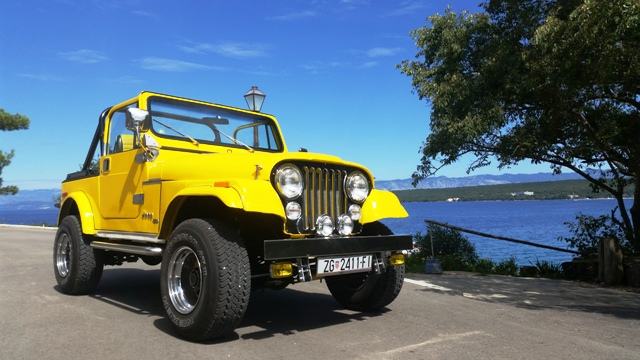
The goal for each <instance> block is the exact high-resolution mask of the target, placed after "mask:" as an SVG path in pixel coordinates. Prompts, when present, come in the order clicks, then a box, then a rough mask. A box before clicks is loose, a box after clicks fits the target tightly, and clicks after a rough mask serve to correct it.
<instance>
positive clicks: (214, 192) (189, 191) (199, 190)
mask: <svg viewBox="0 0 640 360" xmlns="http://www.w3.org/2000/svg"><path fill="white" fill-rule="evenodd" d="M183 196H212V197H215V198H218V199H219V200H220V201H222V203H223V204H225V205H226V206H227V207H230V208H234V209H242V208H243V206H242V199H240V195H239V194H238V192H237V191H236V190H234V189H231V188H229V187H215V186H211V185H206V186H205V185H203V186H189V187H186V188H184V189H182V190H180V191H178V192H177V193H176V194H175V195H174V197H173V199H171V201H169V203H172V202H173V200H175V199H177V198H180V197H183Z"/></svg>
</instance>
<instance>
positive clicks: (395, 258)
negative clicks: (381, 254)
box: [389, 254, 404, 266]
mask: <svg viewBox="0 0 640 360" xmlns="http://www.w3.org/2000/svg"><path fill="white" fill-rule="evenodd" d="M389 264H391V265H393V266H400V265H404V255H403V254H392V255H391V256H390V257H389Z"/></svg>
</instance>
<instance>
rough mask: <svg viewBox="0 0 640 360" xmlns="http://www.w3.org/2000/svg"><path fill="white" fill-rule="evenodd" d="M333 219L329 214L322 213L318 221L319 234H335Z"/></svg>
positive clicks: (317, 230)
mask: <svg viewBox="0 0 640 360" xmlns="http://www.w3.org/2000/svg"><path fill="white" fill-rule="evenodd" d="M333 229H334V227H333V221H332V220H331V218H330V217H329V215H320V216H319V217H318V221H316V232H317V233H318V235H322V236H329V235H331V234H333Z"/></svg>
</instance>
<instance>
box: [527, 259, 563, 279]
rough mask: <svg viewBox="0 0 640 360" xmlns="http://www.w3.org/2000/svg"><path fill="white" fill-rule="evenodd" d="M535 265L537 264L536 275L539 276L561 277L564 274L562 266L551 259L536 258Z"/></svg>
mask: <svg viewBox="0 0 640 360" xmlns="http://www.w3.org/2000/svg"><path fill="white" fill-rule="evenodd" d="M533 265H534V266H535V269H536V275H537V276H538V277H544V278H549V279H561V278H562V277H563V275H564V273H563V272H562V267H561V266H560V265H558V264H555V263H552V262H550V261H546V260H536V263H535V264H533Z"/></svg>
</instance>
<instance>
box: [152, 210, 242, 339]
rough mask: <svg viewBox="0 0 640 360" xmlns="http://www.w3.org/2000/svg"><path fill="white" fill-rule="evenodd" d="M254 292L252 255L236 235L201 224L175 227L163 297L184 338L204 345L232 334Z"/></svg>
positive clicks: (208, 223) (193, 221)
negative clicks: (250, 255)
mask: <svg viewBox="0 0 640 360" xmlns="http://www.w3.org/2000/svg"><path fill="white" fill-rule="evenodd" d="M250 293H251V270H250V265H249V256H248V255H247V251H246V249H245V247H244V244H243V243H242V240H241V239H240V237H239V236H238V234H237V233H236V232H234V231H232V230H230V229H228V228H227V227H226V226H224V224H222V223H220V222H217V221H206V220H202V219H189V220H185V221H184V222H182V223H181V224H180V225H178V227H176V229H175V230H174V231H173V233H172V234H171V237H170V240H169V243H168V244H167V247H166V248H165V250H164V254H163V258H162V266H161V294H162V304H163V306H164V309H165V311H166V313H167V316H168V317H169V320H171V322H172V323H173V325H174V326H175V328H176V329H177V331H178V333H179V334H180V335H181V336H182V337H184V338H186V339H188V340H193V341H203V340H207V339H212V338H216V337H222V336H225V335H229V334H231V333H232V332H233V331H234V329H235V328H236V327H237V326H238V324H239V323H240V321H241V320H242V317H243V316H244V313H245V311H246V309H247V305H248V303H249V296H250Z"/></svg>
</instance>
